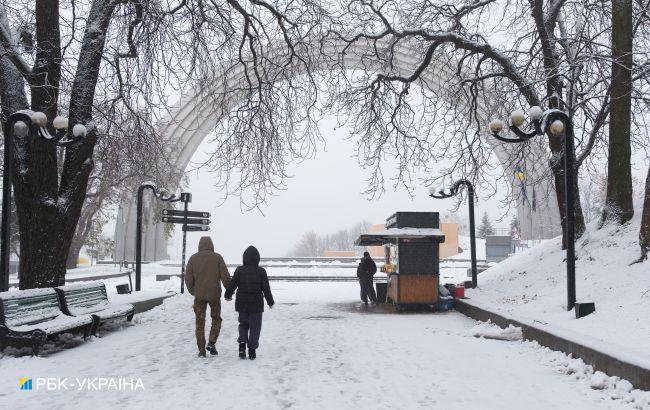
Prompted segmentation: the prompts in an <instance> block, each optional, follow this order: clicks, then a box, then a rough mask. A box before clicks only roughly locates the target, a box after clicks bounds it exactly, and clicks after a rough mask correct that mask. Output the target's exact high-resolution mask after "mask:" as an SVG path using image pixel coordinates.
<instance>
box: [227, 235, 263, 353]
mask: <svg viewBox="0 0 650 410" xmlns="http://www.w3.org/2000/svg"><path fill="white" fill-rule="evenodd" d="M242 259H243V261H242V262H243V264H242V265H241V266H239V267H237V269H236V270H235V274H234V275H233V277H232V281H230V286H228V288H227V289H226V295H225V299H226V300H227V301H230V300H232V295H233V293H235V290H236V291H237V299H236V300H235V310H236V311H237V312H238V313H239V338H238V339H237V342H239V358H240V359H245V358H246V346H248V358H249V359H251V360H255V358H256V357H257V353H256V350H257V348H258V347H259V344H260V343H259V341H260V332H261V331H262V314H263V312H264V299H266V303H267V304H268V305H269V308H270V309H273V304H274V303H275V302H274V300H273V294H272V293H271V287H270V286H269V278H268V276H267V274H266V270H265V269H264V268H261V267H260V253H259V251H258V250H257V248H255V247H254V246H249V247H248V248H246V250H245V251H244V255H243V258H242Z"/></svg>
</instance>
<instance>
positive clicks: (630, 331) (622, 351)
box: [466, 210, 650, 367]
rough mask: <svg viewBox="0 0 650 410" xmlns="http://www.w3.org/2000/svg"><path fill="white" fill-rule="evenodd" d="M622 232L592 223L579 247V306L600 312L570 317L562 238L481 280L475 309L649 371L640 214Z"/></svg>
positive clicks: (648, 270) (647, 271) (646, 267)
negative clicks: (589, 304) (502, 315)
mask: <svg viewBox="0 0 650 410" xmlns="http://www.w3.org/2000/svg"><path fill="white" fill-rule="evenodd" d="M637 211H638V212H637V214H636V215H635V217H634V219H633V220H632V221H631V222H630V223H628V224H626V225H624V226H622V227H617V226H606V227H604V228H602V229H597V226H596V225H595V224H592V225H590V226H589V227H588V231H587V232H586V233H585V235H584V236H583V237H582V238H580V239H579V240H578V241H577V243H576V255H577V258H578V260H577V262H576V289H577V292H576V293H577V301H578V302H581V301H584V302H595V303H596V312H595V313H593V314H591V315H589V316H586V317H583V318H581V319H576V318H575V313H574V312H573V311H571V312H567V311H566V263H565V262H564V260H565V252H564V251H562V250H561V249H560V238H555V239H553V240H550V241H547V242H545V243H543V244H541V245H539V246H536V247H534V248H532V249H530V250H528V251H526V252H524V253H521V254H517V255H515V256H513V257H511V258H510V259H507V260H505V261H503V262H501V263H499V264H497V265H496V266H494V267H492V268H490V269H488V270H487V271H485V272H483V273H481V274H480V275H479V277H478V284H479V288H478V289H470V290H468V291H467V292H466V296H469V297H470V298H471V303H474V304H478V305H480V306H482V307H485V308H487V309H489V310H493V311H498V312H502V313H505V314H506V315H508V316H511V317H514V318H515V319H523V321H524V322H529V323H532V322H534V323H535V325H536V326H542V327H544V328H545V329H547V330H549V331H551V332H553V333H556V334H561V335H566V336H567V337H570V338H572V339H577V340H579V341H584V342H586V343H589V344H590V345H592V346H594V347H596V348H597V349H598V350H601V351H606V352H608V353H611V354H615V355H617V356H619V357H622V358H623V357H624V358H625V359H626V360H630V361H634V362H637V363H643V364H644V365H645V366H646V367H650V353H649V352H648V344H649V343H650V261H646V262H645V263H640V264H634V265H631V266H630V265H629V264H630V263H631V262H633V261H634V260H635V259H637V258H638V257H639V246H638V231H639V224H640V217H641V212H640V210H637Z"/></svg>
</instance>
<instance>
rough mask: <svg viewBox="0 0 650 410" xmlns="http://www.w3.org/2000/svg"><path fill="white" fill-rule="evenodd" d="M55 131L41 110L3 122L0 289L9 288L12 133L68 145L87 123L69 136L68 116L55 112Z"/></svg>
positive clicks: (81, 134)
mask: <svg viewBox="0 0 650 410" xmlns="http://www.w3.org/2000/svg"><path fill="white" fill-rule="evenodd" d="M51 126H52V128H54V130H55V133H54V134H51V133H50V131H49V130H48V127H47V116H46V115H45V114H44V113H42V112H33V111H30V110H21V111H18V112H15V113H13V114H11V115H10V116H9V118H7V120H6V121H5V126H4V162H3V164H2V222H1V224H2V227H1V229H0V238H2V244H1V245H0V292H4V291H7V290H9V257H10V254H11V247H10V241H11V229H10V215H11V171H12V167H13V164H12V160H13V155H12V150H13V148H14V146H13V137H14V136H15V137H17V138H27V137H28V136H30V135H32V136H36V137H37V138H38V139H39V140H43V141H45V142H47V143H50V144H55V145H56V146H59V147H67V146H70V145H73V144H76V143H78V142H79V141H81V140H82V139H83V138H84V137H85V136H86V134H87V132H88V131H87V129H86V126H85V125H83V124H76V125H75V126H74V127H73V128H72V138H68V119H67V118H66V117H62V116H57V117H56V118H54V120H53V121H52V124H51Z"/></svg>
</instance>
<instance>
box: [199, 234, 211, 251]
mask: <svg viewBox="0 0 650 410" xmlns="http://www.w3.org/2000/svg"><path fill="white" fill-rule="evenodd" d="M200 251H213V252H214V244H213V243H212V238H210V237H209V236H202V237H201V239H199V252H200Z"/></svg>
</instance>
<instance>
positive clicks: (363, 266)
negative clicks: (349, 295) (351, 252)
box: [357, 252, 377, 305]
mask: <svg viewBox="0 0 650 410" xmlns="http://www.w3.org/2000/svg"><path fill="white" fill-rule="evenodd" d="M375 273H377V265H376V264H375V261H373V260H372V258H371V257H370V254H369V253H368V252H364V253H363V258H361V262H359V266H358V267H357V277H358V278H359V287H360V288H361V300H362V301H363V303H365V304H366V305H367V304H368V297H370V300H371V301H372V302H374V303H377V294H376V293H375V286H374V284H373V281H372V277H373V276H375Z"/></svg>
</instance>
